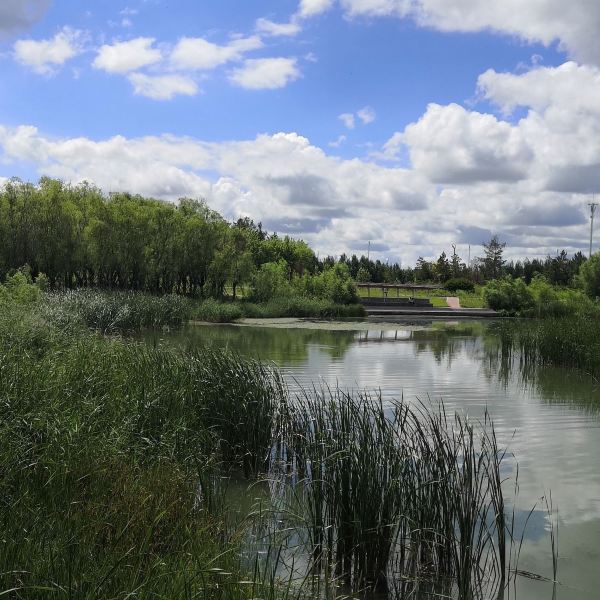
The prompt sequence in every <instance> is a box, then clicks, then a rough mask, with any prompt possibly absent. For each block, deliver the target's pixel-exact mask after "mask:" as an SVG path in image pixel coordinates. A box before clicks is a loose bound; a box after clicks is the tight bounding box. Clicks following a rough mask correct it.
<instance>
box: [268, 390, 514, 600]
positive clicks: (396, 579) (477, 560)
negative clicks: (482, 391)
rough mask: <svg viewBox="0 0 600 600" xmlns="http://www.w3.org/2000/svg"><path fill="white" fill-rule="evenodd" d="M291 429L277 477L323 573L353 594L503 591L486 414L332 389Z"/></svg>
mask: <svg viewBox="0 0 600 600" xmlns="http://www.w3.org/2000/svg"><path fill="white" fill-rule="evenodd" d="M282 432H283V441H282V444H281V446H280V453H279V455H278V461H277V463H276V464H277V468H278V473H279V477H280V480H282V481H283V484H282V485H283V487H284V489H287V495H288V497H289V501H290V502H291V504H292V506H295V512H297V513H300V514H303V515H304V518H305V520H304V526H305V527H306V528H307V531H308V544H309V548H310V553H311V555H312V565H313V568H314V569H316V570H317V571H318V572H322V573H325V574H327V576H329V577H331V576H332V575H335V576H336V577H338V578H341V579H342V580H343V581H344V582H345V584H346V585H347V587H348V589H350V590H360V589H371V590H374V591H379V592H382V591H386V592H389V591H391V590H392V589H399V590H402V593H407V592H408V591H409V588H411V586H412V588H411V589H412V591H413V592H414V591H415V589H414V588H415V587H418V585H420V583H422V582H428V585H434V584H437V585H438V586H439V585H442V587H444V588H445V589H447V591H452V590H454V591H456V592H457V593H458V597H460V598H461V599H468V598H484V597H491V596H492V595H497V594H498V593H499V592H500V591H501V590H503V589H504V587H505V585H506V581H507V578H508V576H509V572H510V565H509V553H508V549H509V545H510V541H509V539H508V536H507V532H508V531H509V527H508V525H509V524H508V518H507V514H506V511H505V506H504V496H503V491H502V478H501V475H500V470H501V465H502V463H503V460H504V453H502V452H501V451H500V450H499V448H498V444H497V441H496V437H495V434H494V428H493V425H492V423H491V422H490V421H489V419H488V417H487V416H486V418H485V420H484V422H482V423H471V422H470V421H469V420H468V419H466V418H464V417H461V416H458V415H456V416H455V417H454V418H448V417H447V416H446V414H445V413H444V410H443V407H440V408H439V410H434V409H429V408H426V407H425V406H423V405H419V406H416V407H413V406H411V405H409V404H407V403H405V402H402V401H400V402H396V403H393V404H392V405H391V406H389V407H385V406H384V404H383V403H382V400H381V397H379V396H376V397H372V396H369V395H366V394H360V395H358V396H351V395H349V394H346V393H344V392H342V391H340V390H324V391H321V392H319V393H305V394H304V395H303V396H302V397H301V398H300V399H299V401H298V402H296V403H295V404H294V405H293V407H291V408H290V410H289V412H288V414H287V415H286V418H285V419H284V427H283V429H282ZM513 567H514V565H513ZM409 583H410V584H411V585H409ZM399 597H403V596H399Z"/></svg>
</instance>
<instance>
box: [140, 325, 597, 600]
mask: <svg viewBox="0 0 600 600" xmlns="http://www.w3.org/2000/svg"><path fill="white" fill-rule="evenodd" d="M507 326H509V327H518V326H519V325H518V322H515V323H511V324H508V325H507V324H506V323H497V322H492V321H486V322H482V321H463V322H456V323H439V322H436V323H431V322H429V323H428V322H425V321H418V320H417V321H413V322H406V321H404V322H390V321H389V320H388V321H386V322H377V321H376V320H372V321H368V322H367V321H362V322H345V323H317V322H302V321H295V320H282V321H274V322H269V323H267V322H265V323H260V324H259V325H256V324H254V325H249V324H242V325H190V326H188V327H186V328H184V329H182V330H179V331H174V332H169V333H163V332H161V333H160V334H149V336H148V338H147V341H148V342H149V343H159V344H169V345H170V344H173V345H177V346H180V347H193V346H195V345H209V346H216V347H225V348H229V349H231V350H234V351H235V352H238V353H240V354H242V355H247V356H251V357H255V358H256V357H257V358H260V359H262V360H266V361H273V362H274V363H276V364H277V365H278V366H279V367H280V368H281V369H282V371H283V373H284V376H285V378H286V379H287V381H288V384H289V385H290V387H291V388H292V389H295V388H298V387H311V386H313V385H317V386H320V385H321V384H326V385H329V386H333V387H335V386H336V385H339V386H340V387H342V388H344V389H353V390H355V389H368V390H380V391H381V394H382V395H383V397H384V398H400V397H404V399H405V400H407V401H409V402H413V401H414V402H417V401H418V400H421V401H426V402H429V401H432V402H437V401H439V400H443V401H444V404H445V407H446V411H447V412H448V413H453V412H455V411H459V412H461V413H465V414H467V415H468V416H469V417H470V418H473V419H478V418H482V417H483V416H484V414H485V411H486V409H487V410H488V411H489V413H490V414H491V416H492V418H493V421H494V423H495V427H496V432H497V435H498V440H499V444H500V446H501V447H507V448H508V449H509V452H510V453H513V454H514V455H515V457H516V460H517V461H518V464H519V497H518V498H519V499H518V505H519V507H520V509H521V510H522V511H523V515H524V516H523V517H522V520H524V519H525V517H526V516H527V513H528V511H529V510H530V509H531V508H533V507H534V506H536V507H537V508H536V510H534V512H533V513H532V515H531V518H530V520H529V523H528V526H527V530H526V539H525V542H524V545H523V549H522V553H521V559H520V563H519V569H522V570H523V571H528V572H533V573H538V574H541V575H545V576H551V574H552V571H551V562H552V561H551V549H550V545H549V541H548V536H547V531H546V530H547V528H548V518H547V513H546V511H545V510H543V507H542V505H541V501H540V499H541V498H542V497H543V496H544V495H545V494H546V493H547V492H548V491H551V493H552V501H553V504H554V506H555V507H557V508H558V512H559V534H558V535H559V542H558V544H559V563H558V564H559V567H558V568H559V571H558V579H559V581H560V583H561V585H560V586H558V587H557V589H556V596H555V597H556V598H559V599H560V600H575V599H577V600H584V599H592V598H594V599H596V598H598V597H599V594H600V592H599V591H598V590H600V568H599V567H600V466H599V457H600V385H599V384H598V383H597V382H595V381H593V380H592V379H591V378H590V377H587V376H585V375H584V374H581V373H578V372H574V371H570V370H566V369H560V368H555V367H544V368H537V369H535V370H531V369H526V368H524V367H523V365H522V364H521V361H520V360H519V356H518V354H515V353H514V352H511V349H510V348H506V347H504V346H503V344H502V343H501V340H500V337H499V335H498V328H499V327H507ZM517 591H518V594H517V595H518V598H519V599H525V600H537V599H538V598H540V599H541V598H551V597H552V586H551V585H549V584H548V583H544V582H539V581H533V580H531V579H528V578H526V577H519V578H518V584H517Z"/></svg>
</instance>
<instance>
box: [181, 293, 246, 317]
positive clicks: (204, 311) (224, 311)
mask: <svg viewBox="0 0 600 600" xmlns="http://www.w3.org/2000/svg"><path fill="white" fill-rule="evenodd" d="M242 316H243V311H242V308H241V306H240V305H239V304H237V303H230V302H218V301H217V300H213V299H212V298H209V299H208V300H204V302H202V303H201V304H199V305H198V306H197V307H196V308H194V310H193V312H192V318H194V319H198V320H200V321H208V322H209V323H231V322H232V321H235V320H237V319H241V318H242Z"/></svg>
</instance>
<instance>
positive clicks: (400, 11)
mask: <svg viewBox="0 0 600 600" xmlns="http://www.w3.org/2000/svg"><path fill="white" fill-rule="evenodd" d="M340 2H341V5H342V7H343V9H344V11H345V13H346V15H348V16H349V17H356V16H369V17H382V16H389V15H394V16H400V17H403V16H405V15H406V14H408V12H409V11H410V9H411V4H412V0H340Z"/></svg>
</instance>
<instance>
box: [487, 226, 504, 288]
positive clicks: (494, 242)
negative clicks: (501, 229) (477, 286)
mask: <svg viewBox="0 0 600 600" xmlns="http://www.w3.org/2000/svg"><path fill="white" fill-rule="evenodd" d="M505 247H506V242H501V241H500V240H499V239H498V236H497V235H494V236H492V239H491V240H490V241H489V242H488V243H487V244H483V250H484V253H485V256H484V257H483V261H482V262H483V271H484V275H485V278H486V279H498V278H499V277H501V276H502V270H503V267H504V262H505V261H504V258H503V255H504V248H505Z"/></svg>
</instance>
